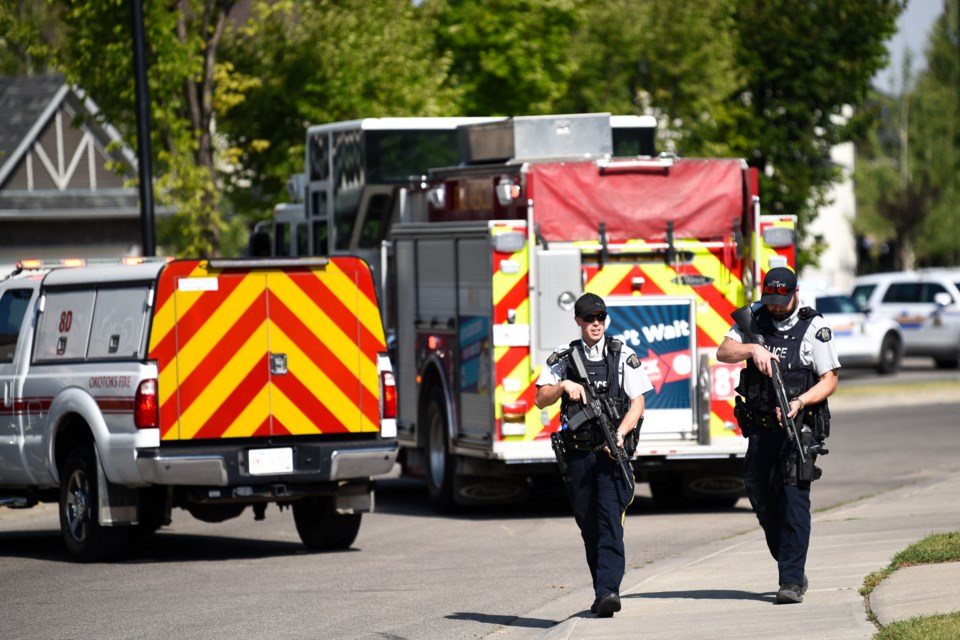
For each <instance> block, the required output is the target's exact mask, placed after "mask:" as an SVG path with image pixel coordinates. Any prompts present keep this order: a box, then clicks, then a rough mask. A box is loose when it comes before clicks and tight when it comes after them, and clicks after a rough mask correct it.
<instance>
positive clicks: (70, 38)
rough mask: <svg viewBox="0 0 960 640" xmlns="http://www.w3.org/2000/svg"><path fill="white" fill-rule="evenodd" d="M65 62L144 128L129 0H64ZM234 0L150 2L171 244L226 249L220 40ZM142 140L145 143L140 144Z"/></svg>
mask: <svg viewBox="0 0 960 640" xmlns="http://www.w3.org/2000/svg"><path fill="white" fill-rule="evenodd" d="M59 2H60V4H59V6H60V8H61V10H62V21H61V24H63V25H66V26H65V28H64V32H63V36H64V37H63V40H62V41H60V42H59V43H58V46H57V49H56V57H57V62H58V65H59V67H60V68H61V69H63V70H64V72H65V73H66V75H67V78H68V79H69V80H70V81H71V82H74V83H76V84H78V85H79V86H81V87H83V88H84V89H85V90H86V91H87V92H88V93H89V94H90V95H92V96H94V97H95V99H96V101H97V103H98V105H99V106H100V108H101V114H100V117H102V118H103V119H104V120H105V121H107V122H109V123H111V124H113V125H115V126H117V127H118V128H119V129H120V131H121V132H123V134H124V137H125V138H126V139H127V140H131V139H132V137H133V136H132V133H133V132H134V131H135V128H136V121H135V117H136V111H135V109H134V98H135V96H134V83H133V82H132V81H131V80H130V78H131V76H132V69H133V49H132V38H131V30H130V9H129V3H128V2H127V0H59ZM234 4H235V1H234V0H175V1H173V2H167V3H156V2H145V3H144V24H145V30H146V40H147V48H148V51H147V59H148V64H149V69H148V83H149V86H150V98H151V105H150V106H151V124H152V133H151V138H152V140H151V144H152V147H153V151H154V153H155V158H154V168H155V172H156V183H155V190H156V193H157V202H158V203H160V204H166V205H168V206H170V207H171V208H173V209H174V211H175V214H174V215H173V216H172V218H171V219H170V220H169V221H168V222H167V223H166V224H165V225H164V227H161V233H160V234H159V237H160V241H161V243H162V244H163V245H165V246H164V248H165V249H166V250H167V251H170V252H173V253H180V254H184V255H194V256H216V255H218V254H219V252H220V232H221V231H222V230H223V228H224V223H223V219H222V216H221V213H220V210H219V206H220V193H219V190H218V188H217V185H216V172H215V169H216V153H215V148H214V144H213V121H214V115H215V110H214V107H215V98H216V96H215V92H216V87H215V82H214V80H215V77H216V76H217V73H218V70H220V68H221V67H220V66H219V64H218V58H217V55H218V47H219V44H220V40H221V38H222V36H223V33H224V29H225V28H226V24H227V19H228V16H229V14H230V11H231V9H232V8H233V6H234ZM132 146H135V145H132Z"/></svg>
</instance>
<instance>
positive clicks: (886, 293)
mask: <svg viewBox="0 0 960 640" xmlns="http://www.w3.org/2000/svg"><path fill="white" fill-rule="evenodd" d="M850 297H851V298H852V299H853V301H854V302H855V303H856V304H857V305H859V306H860V307H861V308H865V309H869V310H870V312H871V313H872V314H873V315H876V316H883V317H886V318H891V319H893V320H896V321H897V322H898V323H899V324H900V327H901V329H902V330H903V344H904V352H905V354H906V355H908V356H928V357H931V358H933V359H934V362H936V365H937V367H939V368H941V369H956V368H957V367H958V366H960V269H924V270H920V271H905V272H898V273H875V274H872V275H868V276H860V277H858V278H856V279H855V280H854V288H853V293H852V294H851V295H850Z"/></svg>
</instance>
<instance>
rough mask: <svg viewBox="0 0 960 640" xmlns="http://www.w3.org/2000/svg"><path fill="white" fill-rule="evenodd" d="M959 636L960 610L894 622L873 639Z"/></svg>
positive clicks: (936, 639) (923, 639) (953, 638)
mask: <svg viewBox="0 0 960 640" xmlns="http://www.w3.org/2000/svg"><path fill="white" fill-rule="evenodd" d="M957 638H960V612H956V613H947V614H944V615H939V616H926V617H921V618H910V619H909V620H902V621H900V622H894V623H893V624H891V625H890V626H889V627H884V628H883V630H882V631H880V632H879V633H877V634H876V635H875V636H873V640H956V639H957Z"/></svg>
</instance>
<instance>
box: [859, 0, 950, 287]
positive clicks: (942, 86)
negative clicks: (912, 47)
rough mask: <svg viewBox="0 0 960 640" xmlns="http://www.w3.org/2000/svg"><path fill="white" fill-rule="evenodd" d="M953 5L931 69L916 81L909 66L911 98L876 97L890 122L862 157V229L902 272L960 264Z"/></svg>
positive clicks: (931, 49) (930, 48)
mask: <svg viewBox="0 0 960 640" xmlns="http://www.w3.org/2000/svg"><path fill="white" fill-rule="evenodd" d="M945 6H947V9H948V10H947V12H946V13H944V14H943V15H942V16H941V17H940V19H939V20H938V21H937V23H936V24H935V25H934V28H933V30H932V32H931V36H930V40H929V41H928V43H927V49H926V59H927V68H926V69H925V70H924V71H923V72H922V73H921V74H920V76H919V77H918V78H917V79H916V80H915V81H914V79H913V78H911V77H910V76H909V75H908V73H907V71H906V70H907V69H909V66H908V65H909V62H908V61H905V63H904V68H905V72H904V74H903V82H902V83H901V84H902V85H903V87H904V89H903V94H902V95H901V96H898V97H896V98H893V97H886V96H876V97H875V99H874V100H875V104H876V105H877V107H878V109H879V112H880V113H881V114H882V115H883V118H882V119H881V120H880V122H879V126H878V128H877V130H876V134H875V135H874V136H873V137H872V138H871V139H870V140H869V144H866V145H863V146H861V147H860V149H859V150H858V158H857V164H858V169H857V185H858V193H857V205H858V220H857V225H856V228H857V231H858V232H859V233H861V234H862V235H863V236H865V237H867V238H870V239H872V240H873V241H874V242H875V246H890V247H893V248H894V249H895V259H894V260H893V261H892V267H893V268H896V269H902V268H914V267H916V266H936V265H948V266H949V265H956V264H960V216H958V215H957V212H958V211H960V89H958V87H960V56H958V51H960V35H958V29H957V27H956V25H957V17H956V12H957V6H956V4H955V3H949V4H947V5H945ZM875 258H878V257H877V256H875ZM877 264H878V262H874V264H871V265H866V270H874V269H875V268H876V267H877Z"/></svg>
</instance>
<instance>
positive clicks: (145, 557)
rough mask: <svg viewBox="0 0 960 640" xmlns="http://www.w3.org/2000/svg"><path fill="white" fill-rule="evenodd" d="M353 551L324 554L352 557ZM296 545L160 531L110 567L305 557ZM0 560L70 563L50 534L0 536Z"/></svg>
mask: <svg viewBox="0 0 960 640" xmlns="http://www.w3.org/2000/svg"><path fill="white" fill-rule="evenodd" d="M355 552H356V550H354V549H350V550H346V551H332V552H326V553H355ZM313 553H316V552H312V551H308V550H307V549H305V548H304V546H303V545H302V544H300V543H299V542H283V541H277V540H269V539H255V538H231V537H229V536H223V535H209V536H207V535H195V534H184V533H173V532H164V531H162V530H161V531H160V532H158V533H155V534H152V535H149V536H143V537H136V536H135V537H134V538H133V539H132V540H131V541H130V543H129V546H128V548H127V552H126V554H124V555H123V556H121V557H120V558H118V559H117V560H115V561H113V562H111V563H110V564H152V563H184V562H197V561H207V562H211V561H219V560H225V561H229V560H257V559H262V558H275V557H279V556H296V555H309V554H313ZM0 557H8V558H30V559H33V560H47V561H50V562H67V563H69V562H70V558H69V556H68V555H67V551H66V549H65V548H64V546H63V541H62V540H61V538H60V532H59V531H54V530H49V531H47V530H45V531H24V532H3V533H0Z"/></svg>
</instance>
